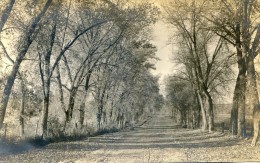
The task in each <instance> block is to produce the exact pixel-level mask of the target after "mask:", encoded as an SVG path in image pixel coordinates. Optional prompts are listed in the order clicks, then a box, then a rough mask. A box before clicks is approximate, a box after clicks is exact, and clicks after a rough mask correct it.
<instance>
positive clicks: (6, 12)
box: [0, 0, 15, 32]
mask: <svg viewBox="0 0 260 163" xmlns="http://www.w3.org/2000/svg"><path fill="white" fill-rule="evenodd" d="M14 3H15V0H10V1H9V4H8V5H7V7H6V8H5V10H4V11H3V13H2V16H1V20H0V32H2V30H3V27H4V25H5V23H6V22H7V20H8V17H9V15H10V13H11V11H12V9H13V6H14Z"/></svg>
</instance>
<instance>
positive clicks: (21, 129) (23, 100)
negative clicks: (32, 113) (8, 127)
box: [19, 82, 26, 137]
mask: <svg viewBox="0 0 260 163" xmlns="http://www.w3.org/2000/svg"><path fill="white" fill-rule="evenodd" d="M21 83H22V86H21V87H22V102H21V109H20V118H19V121H20V137H23V136H24V109H25V95H26V89H25V85H24V83H23V82H21Z"/></svg>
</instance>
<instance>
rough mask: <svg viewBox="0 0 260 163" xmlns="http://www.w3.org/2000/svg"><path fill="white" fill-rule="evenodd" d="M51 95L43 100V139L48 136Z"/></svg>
mask: <svg viewBox="0 0 260 163" xmlns="http://www.w3.org/2000/svg"><path fill="white" fill-rule="evenodd" d="M49 98H50V97H49V95H47V96H46V97H44V100H43V113H42V139H44V140H45V139H46V138H47V137H48V114H49V101H50V100H49Z"/></svg>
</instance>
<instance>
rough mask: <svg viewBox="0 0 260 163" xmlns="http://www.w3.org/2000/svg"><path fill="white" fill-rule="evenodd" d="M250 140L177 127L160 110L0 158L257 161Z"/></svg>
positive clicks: (259, 150)
mask: <svg viewBox="0 0 260 163" xmlns="http://www.w3.org/2000/svg"><path fill="white" fill-rule="evenodd" d="M250 141H251V139H238V138H235V137H232V136H230V135H229V134H227V133H221V132H217V131H216V132H212V133H208V132H202V131H201V130H198V129H197V130H193V129H184V128H180V127H179V126H178V125H176V124H174V123H173V120H172V119H171V118H170V117H168V116H166V115H163V114H161V115H157V116H153V117H151V118H150V119H148V120H147V122H146V123H144V124H143V125H141V126H138V127H135V128H134V129H128V130H123V131H120V132H116V133H110V134H105V135H101V136H96V137H89V138H88V139H86V140H81V141H71V142H59V143H51V144H49V145H47V146H45V147H43V148H38V149H33V150H30V151H28V152H24V153H20V154H15V155H0V162H67V163H68V162H77V163H80V162H82V163H84V162H88V163H89V162H118V163H122V162H123V163H127V162H136V163H141V162H177V161H178V162H180V161H185V162H187V161H259V160H260V143H259V144H258V145H257V146H256V147H251V146H250Z"/></svg>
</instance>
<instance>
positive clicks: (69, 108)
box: [66, 87, 78, 122]
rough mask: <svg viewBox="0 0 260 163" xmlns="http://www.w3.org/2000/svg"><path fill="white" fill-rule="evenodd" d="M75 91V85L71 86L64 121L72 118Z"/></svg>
mask: <svg viewBox="0 0 260 163" xmlns="http://www.w3.org/2000/svg"><path fill="white" fill-rule="evenodd" d="M77 91H78V88H77V87H72V89H71V91H70V97H69V104H68V110H67V112H66V122H70V121H71V119H72V114H73V110H74V105H75V99H76V94H77Z"/></svg>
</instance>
